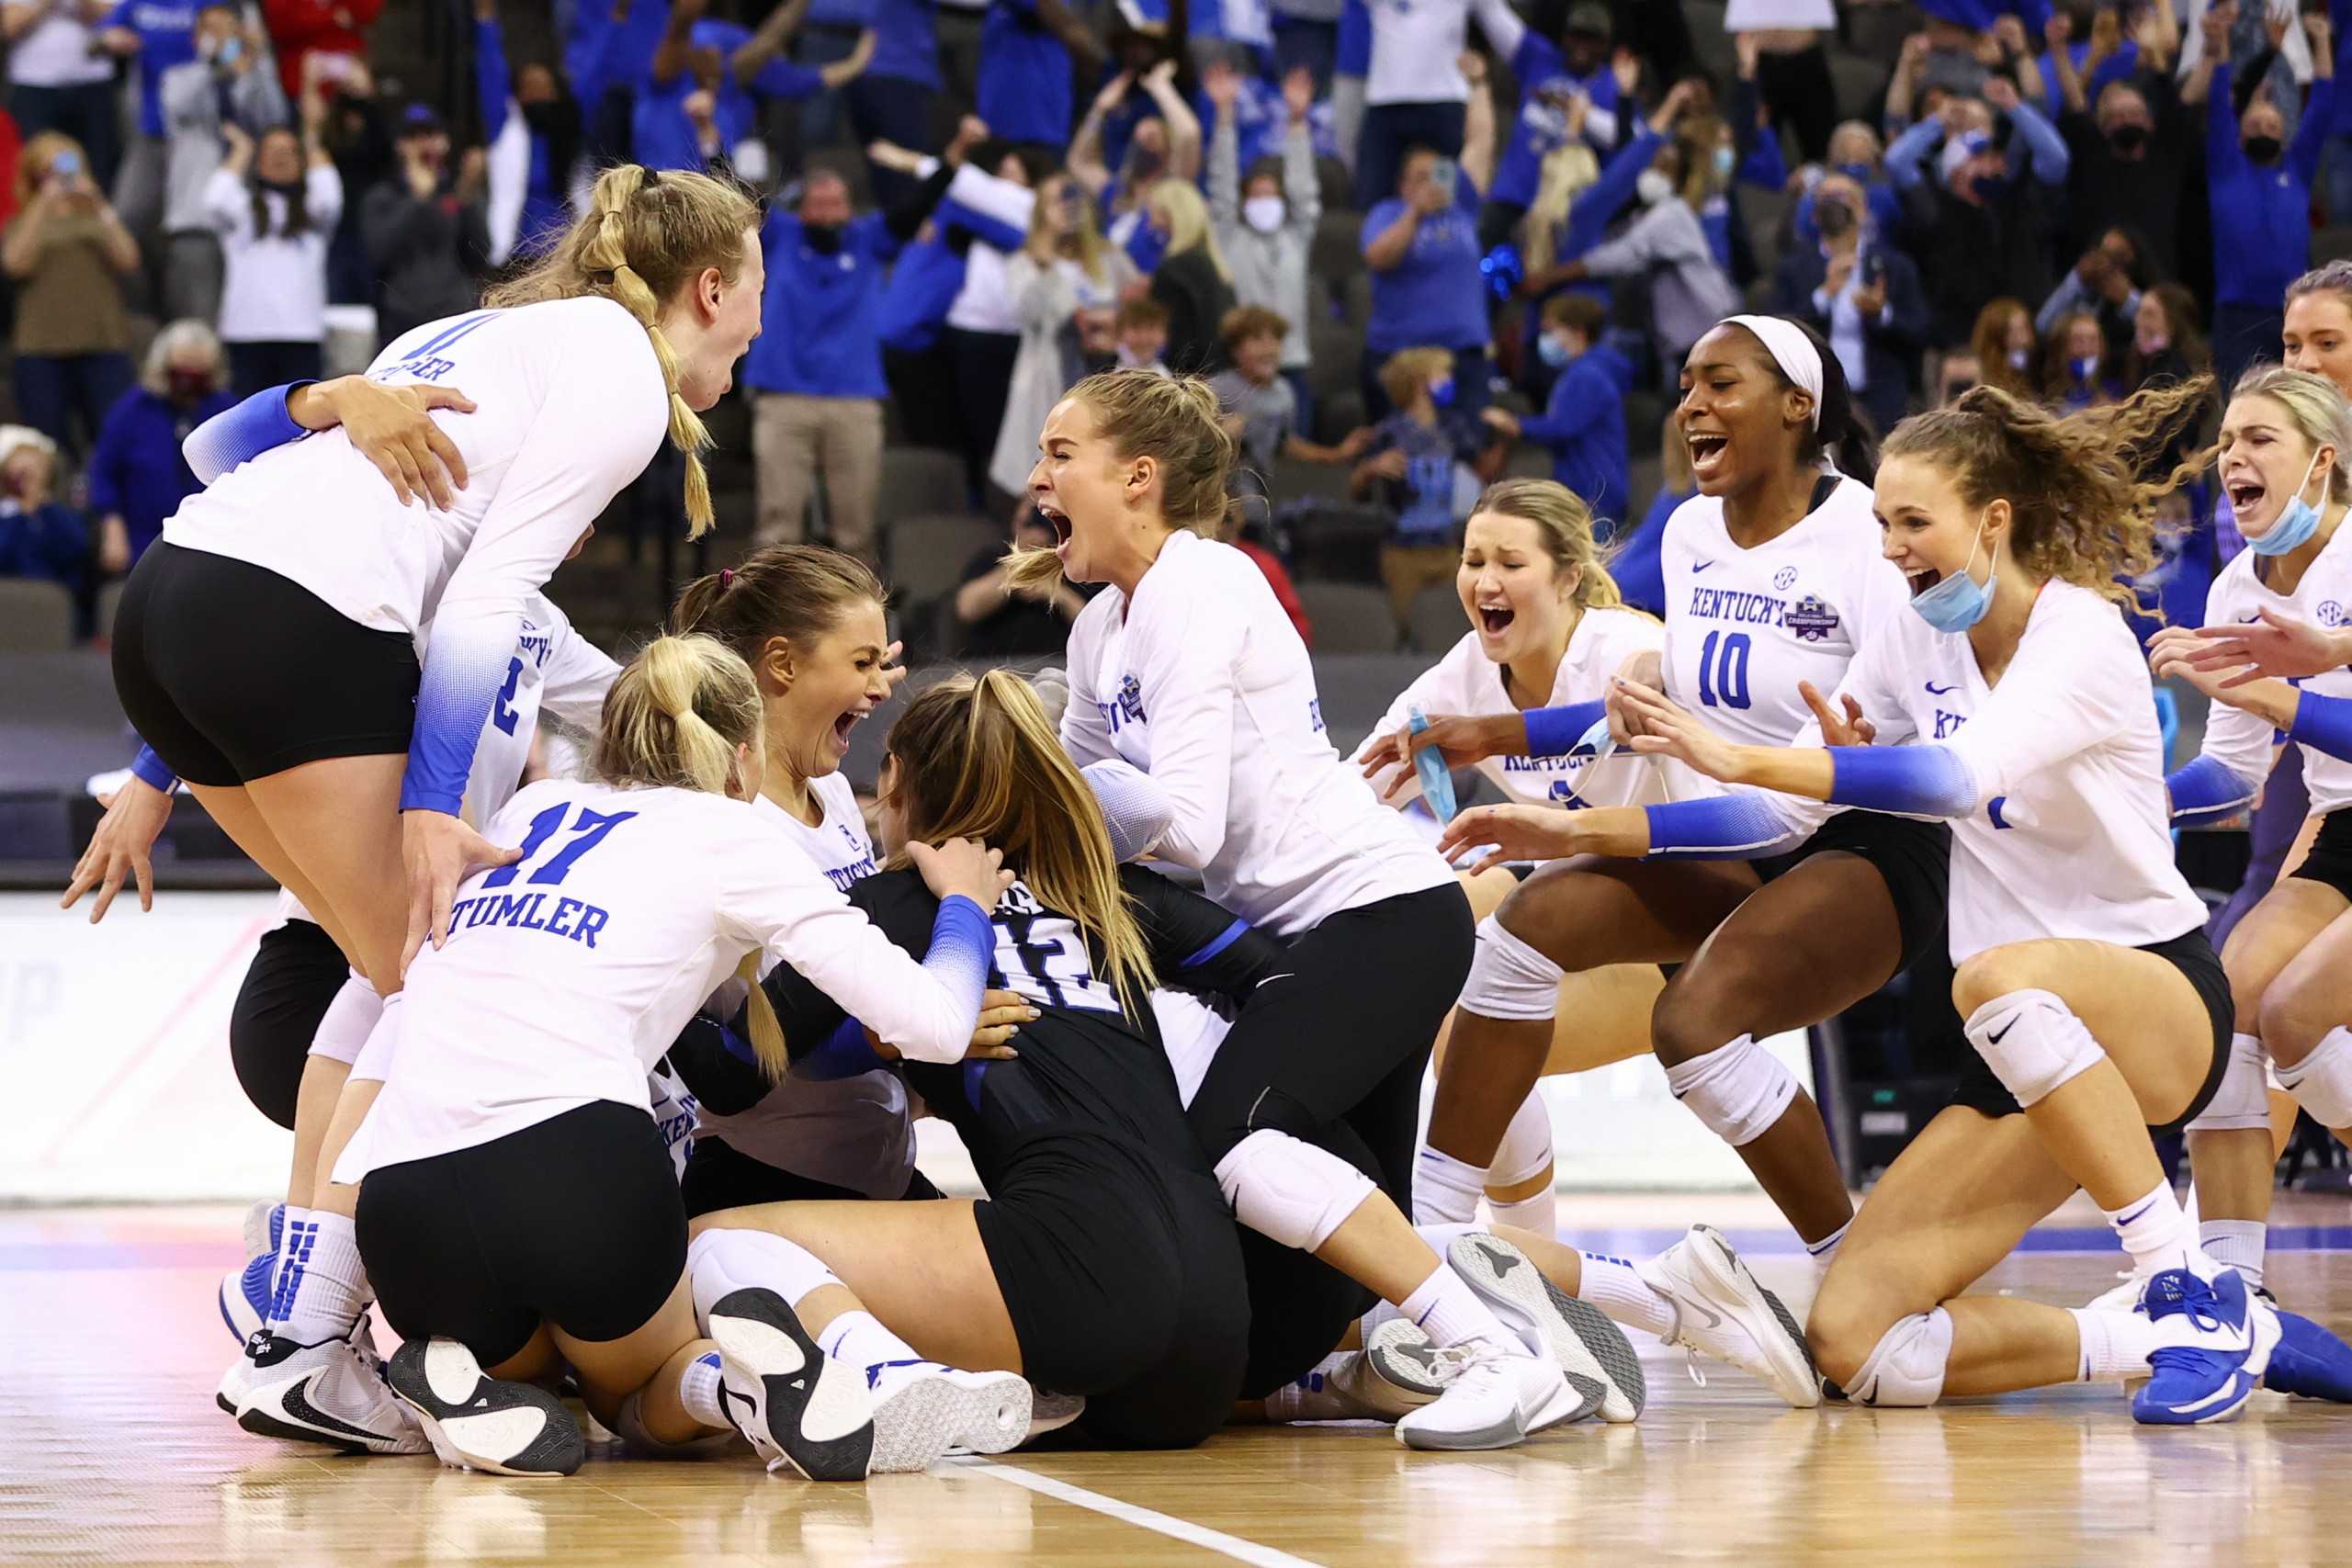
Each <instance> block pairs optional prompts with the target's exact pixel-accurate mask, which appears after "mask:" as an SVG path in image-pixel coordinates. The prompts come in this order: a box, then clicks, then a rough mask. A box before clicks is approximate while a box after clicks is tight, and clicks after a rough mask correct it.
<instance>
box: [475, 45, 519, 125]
mask: <svg viewBox="0 0 2352 1568" xmlns="http://www.w3.org/2000/svg"><path fill="white" fill-rule="evenodd" d="M510 81H511V78H510V77H509V76H508V75H507V72H506V38H505V35H504V34H503V32H501V31H500V30H499V26H498V22H497V20H496V19H495V18H492V20H490V21H486V22H482V21H478V22H476V23H475V24H474V91H475V93H476V94H478V95H479V96H481V139H482V141H485V142H490V141H497V140H498V133H499V132H500V131H502V130H505V129H506V99H507V95H508V93H509V92H510V90H511V88H510V86H509V83H510Z"/></svg>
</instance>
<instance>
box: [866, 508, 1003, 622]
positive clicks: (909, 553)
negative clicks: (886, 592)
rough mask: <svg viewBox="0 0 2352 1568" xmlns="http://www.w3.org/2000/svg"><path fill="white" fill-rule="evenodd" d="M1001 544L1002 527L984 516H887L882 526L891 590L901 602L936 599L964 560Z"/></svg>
mask: <svg viewBox="0 0 2352 1568" xmlns="http://www.w3.org/2000/svg"><path fill="white" fill-rule="evenodd" d="M1003 543H1004V530H1003V529H1001V528H1000V527H998V526H997V525H995V524H993V523H991V522H989V520H988V519H987V518H985V517H973V516H969V515H964V514H951V515H946V516H936V515H934V516H926V517H888V518H886V521H885V522H884V523H883V525H882V547H883V551H884V553H885V556H886V558H888V561H889V566H890V576H889V583H890V592H891V594H892V596H893V597H894V598H896V599H897V601H898V602H899V604H903V605H915V604H926V603H928V602H930V601H931V600H933V599H936V598H937V597H939V595H940V594H942V593H944V592H947V591H948V590H949V589H951V588H953V587H955V586H956V582H957V581H958V580H959V579H961V578H962V577H963V575H964V563H965V562H967V561H968V560H970V559H971V558H972V557H973V556H974V555H976V554H978V552H979V551H981V550H983V549H986V548H988V547H989V546H991V545H997V546H1001V545H1002V544H1003Z"/></svg>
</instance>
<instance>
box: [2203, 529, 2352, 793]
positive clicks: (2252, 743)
mask: <svg viewBox="0 0 2352 1568" xmlns="http://www.w3.org/2000/svg"><path fill="white" fill-rule="evenodd" d="M2262 559H2263V558H2262V557H2260V556H2257V555H2256V554H2255V553H2254V552H2253V551H2252V550H2241V551H2239V552H2238V554H2237V556H2236V557H2235V558H2233V559H2232V560H2231V562H2230V564H2229V565H2227V566H2225V567H2223V568H2222V573H2221V575H2220V576H2219V577H2216V578H2215V579H2214V580H2213V586H2212V588H2211V591H2210V592H2207V594H2206V596H2205V624H2206V625H2207V626H2227V625H2229V624H2230V623H2231V622H2233V621H2256V620H2259V619H2261V613H2262V611H2264V610H2266V609H2267V610H2269V611H2270V612H2271V613H2272V614H2274V615H2284V616H2286V617H2288V618H2289V619H2290V620H2297V621H2303V622H2307V623H2310V624H2312V625H2317V626H2327V627H2330V628H2334V627H2336V626H2342V625H2343V624H2344V622H2345V618H2346V613H2347V607H2352V528H2345V527H2341V526H2339V527H2338V528H2337V529H2336V530H2335V534H2334V536H2331V537H2330V538H2329V539H2328V541H2327V543H2326V544H2325V545H2324V546H2323V547H2321V549H2320V552H2319V555H2318V556H2317V558H2314V559H2313V560H2312V564H2311V566H2310V567H2309V569H2307V570H2305V571H2304V573H2303V577H2302V581H2300V582H2298V583H2296V584H2295V591H2294V592H2292V593H2278V592H2273V591H2272V590H2271V589H2269V588H2267V587H2266V586H2265V585H2264V584H2263V581H2262V578H2261V577H2260V575H2259V574H2258V573H2257V571H2256V568H2257V567H2259V566H2260V565H2261V563H2262ZM2295 684H2297V685H2298V686H2300V687H2301V688H2302V689H2303V690H2304V691H2307V692H2317V693H2319V694H2321V695H2322V696H2328V697H2352V669H2346V668H2337V669H2335V670H2331V671H2328V672H2327V673H2326V674H2324V675H2315V676H2312V678H2311V679H2310V680H2307V681H2298V682H2295ZM2277 739H2278V732H2277V731H2276V730H2274V729H2272V728H2270V721H2269V720H2268V719H2267V718H2264V717H2262V716H2259V715H2257V714H2250V713H2248V712H2246V711H2245V709H2244V708H2233V707H2231V706H2230V705H2228V704H2226V703H2215V704H2214V705H2212V708H2211V711H2210V712H2209V713H2207V715H2206V716H2205V744H2204V750H2203V751H2202V752H2201V753H2200V754H2201V755H2203V756H2207V757H2211V758H2212V759H2213V760H2214V761H2217V762H2219V763H2221V764H2222V766H2223V767H2225V768H2227V769H2228V770H2229V771H2230V772H2231V773H2233V775H2235V776H2236V778H2237V780H2238V782H2239V783H2240V784H2243V785H2244V786H2245V793H2246V795H2247V796H2248V797H2251V796H2252V795H2254V794H2255V792H2256V791H2257V790H2259V789H2260V788H2261V787H2262V781H2263V780H2264V779H2266V778H2267V777H2269V776H2270V756H2271V747H2272V746H2273V745H2274V744H2276V742H2277ZM2302 751H2303V787H2304V788H2305V789H2306V790H2307V791H2309V792H2310V794H2311V802H2312V810H2313V811H2319V812H2327V811H2340V810H2342V809H2343V808H2344V807H2346V806H2352V762H2347V761H2344V760H2343V759H2342V758H2340V757H2331V756H2329V755H2328V754H2327V753H2326V752H2324V751H2322V750H2318V749H2316V748H2315V747H2311V746H2306V747H2304V748H2303V749H2302Z"/></svg>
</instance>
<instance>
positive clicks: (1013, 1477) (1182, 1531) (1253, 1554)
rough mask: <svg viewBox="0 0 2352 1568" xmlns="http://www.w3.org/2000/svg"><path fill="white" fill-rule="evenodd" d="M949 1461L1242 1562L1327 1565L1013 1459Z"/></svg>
mask: <svg viewBox="0 0 2352 1568" xmlns="http://www.w3.org/2000/svg"><path fill="white" fill-rule="evenodd" d="M947 1462H948V1463H949V1464H952V1465H954V1466H955V1467H956V1469H958V1470H969V1471H977V1472H979V1473H980V1474H982V1475H991V1476H994V1477H995V1478H996V1479H997V1480H999V1481H1009V1482H1011V1483H1012V1484H1013V1485H1015V1486H1026V1487H1027V1488H1028V1489H1029V1490H1030V1491H1032V1492H1035V1493H1039V1494H1041V1495H1045V1496H1047V1497H1051V1498H1053V1499H1054V1500H1055V1501H1056V1502H1060V1503H1068V1504H1069V1505H1071V1506H1074V1507H1080V1508H1091V1509H1092V1510H1093V1511H1094V1512H1096V1513H1098V1514H1107V1515H1108V1516H1110V1517H1112V1518H1114V1519H1118V1520H1120V1521H1122V1522H1123V1523H1125V1524H1131V1525H1134V1526H1136V1528H1138V1529H1148V1530H1155V1531H1157V1532H1159V1534H1161V1535H1164V1536H1168V1537H1170V1538H1171V1539H1173V1540H1181V1541H1184V1542H1186V1543H1187V1544H1189V1545H1193V1546H1198V1547H1204V1548H1206V1549H1207V1550H1208V1551H1218V1552H1223V1553H1224V1554H1225V1555H1226V1556H1227V1557H1230V1558H1234V1559H1236V1560H1237V1561H1238V1562H1248V1563H1252V1564H1254V1565H1255V1568H1322V1564H1320V1563H1317V1562H1310V1561H1309V1560H1307V1559H1306V1558H1304V1557H1294V1556H1292V1555H1291V1554H1290V1553H1289V1552H1287V1551H1276V1550H1275V1549H1274V1548H1272V1547H1271V1546H1261V1545H1259V1544H1258V1543H1257V1542H1256V1541H1254V1540H1242V1539H1241V1538H1240V1537H1239V1536H1238V1535H1227V1534H1226V1533H1225V1532H1224V1531H1223V1530H1213V1529H1209V1528H1208V1526H1206V1525H1196V1524H1194V1523H1193V1521H1192V1520H1190V1519H1180V1518H1177V1517H1174V1516H1173V1515H1170V1514H1163V1513H1159V1512H1158V1511H1157V1510H1155V1509H1151V1508H1146V1507H1141V1506H1137V1505H1136V1504H1134V1503H1123V1502H1121V1501H1119V1499H1118V1498H1116V1497H1105V1496H1104V1495H1103V1494H1102V1493H1100V1492H1089V1491H1088V1490H1087V1489H1086V1488H1085V1487H1083V1486H1073V1485H1071V1484H1070V1483H1069V1482H1067V1481H1057V1480H1055V1479H1054V1478H1053V1477H1052V1476H1050V1475H1039V1474H1037V1473H1036V1472H1034V1471H1027V1470H1022V1469H1019V1468H1018V1467H1016V1466H1013V1465H1009V1464H997V1463H995V1462H993V1461H989V1460H984V1459H978V1458H974V1457H972V1456H969V1455H962V1456H958V1457H956V1458H955V1459H951V1460H949V1461H947Z"/></svg>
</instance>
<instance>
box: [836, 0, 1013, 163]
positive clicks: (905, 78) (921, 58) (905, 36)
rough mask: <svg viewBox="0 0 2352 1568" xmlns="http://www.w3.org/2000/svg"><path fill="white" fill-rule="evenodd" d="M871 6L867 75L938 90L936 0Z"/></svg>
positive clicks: (877, 1) (878, 0)
mask: <svg viewBox="0 0 2352 1568" xmlns="http://www.w3.org/2000/svg"><path fill="white" fill-rule="evenodd" d="M870 4H871V6H872V8H873V16H872V19H871V20H869V21H868V22H867V23H866V24H865V25H866V26H867V27H869V28H873V29H874V58H873V59H872V60H871V61H869V62H866V66H865V73H866V74H867V75H868V76H888V77H889V78H890V79H891V80H892V81H894V82H912V83H915V84H916V85H919V86H924V87H931V88H934V89H935V88H937V87H938V85H939V6H938V4H937V0H870ZM999 134H1000V135H1001V134H1002V132H999Z"/></svg>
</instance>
